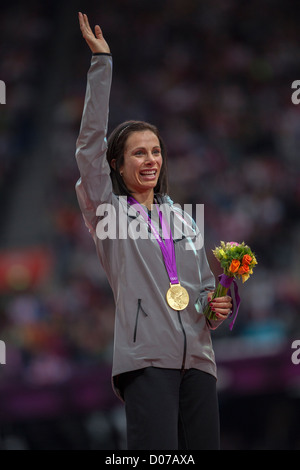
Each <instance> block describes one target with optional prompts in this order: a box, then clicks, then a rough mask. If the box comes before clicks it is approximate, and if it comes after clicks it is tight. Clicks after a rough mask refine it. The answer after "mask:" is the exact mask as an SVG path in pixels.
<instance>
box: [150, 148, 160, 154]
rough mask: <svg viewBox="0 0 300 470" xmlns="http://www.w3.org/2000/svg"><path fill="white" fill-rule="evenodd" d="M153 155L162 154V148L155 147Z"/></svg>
mask: <svg viewBox="0 0 300 470" xmlns="http://www.w3.org/2000/svg"><path fill="white" fill-rule="evenodd" d="M152 153H153V155H160V154H161V150H160V149H159V148H157V149H153V152H152Z"/></svg>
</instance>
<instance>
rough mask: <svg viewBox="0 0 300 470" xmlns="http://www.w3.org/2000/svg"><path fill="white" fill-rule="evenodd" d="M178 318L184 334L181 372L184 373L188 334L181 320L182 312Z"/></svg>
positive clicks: (178, 314)
mask: <svg viewBox="0 0 300 470" xmlns="http://www.w3.org/2000/svg"><path fill="white" fill-rule="evenodd" d="M177 316H178V321H179V324H180V326H181V330H182V333H183V341H184V342H183V356H182V364H181V370H182V371H183V370H184V369H185V359H186V346H187V342H186V332H185V329H184V326H183V323H182V320H181V316H180V312H178V311H177Z"/></svg>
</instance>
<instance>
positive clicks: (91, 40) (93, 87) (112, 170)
mask: <svg viewBox="0 0 300 470" xmlns="http://www.w3.org/2000/svg"><path fill="white" fill-rule="evenodd" d="M79 22H80V28H81V31H82V35H83V37H84V38H85V40H86V41H87V43H88V45H89V46H90V49H91V51H92V52H93V57H92V61H91V67H90V70H89V72H88V81H87V89H86V96H85V103H84V110H83V116H82V122H81V128H80V133H79V137H78V140H77V146H76V159H77V163H78V167H79V171H80V175H81V178H80V179H79V181H78V182H77V185H76V192H77V197H78V201H79V205H80V208H81V211H82V213H83V217H84V220H85V223H86V225H87V227H88V228H89V230H90V233H91V235H92V237H93V239H94V242H95V245H96V250H97V254H98V256H99V259H100V261H101V264H102V266H103V268H104V270H105V272H106V275H107V278H108V280H109V283H110V285H111V288H112V291H113V295H114V299H115V305H116V312H115V334H114V353H113V367H112V377H113V387H114V390H115V392H116V393H117V394H118V395H119V396H120V397H121V399H122V400H124V401H125V406H126V416H127V429H128V434H127V439H128V448H131V449H155V448H161V449H163V448H164V449H176V448H178V442H179V441H178V439H179V438H178V426H177V424H178V420H179V421H180V429H181V430H183V431H182V433H180V435H183V436H184V440H183V441H184V445H185V446H187V447H188V448H217V447H218V411H217V398H216V364H215V358H214V352H213V348H212V342H211V336H210V330H211V329H214V328H216V327H217V326H218V325H219V324H220V323H221V322H222V321H223V320H224V319H225V318H226V317H227V316H228V314H229V312H230V309H231V298H230V297H228V296H226V297H221V298H218V299H215V300H214V302H213V303H212V305H213V307H214V309H215V313H216V315H217V319H216V320H214V321H210V322H209V321H208V320H207V319H206V317H205V316H204V315H203V313H202V312H203V308H204V306H205V305H206V303H207V301H208V299H210V298H211V295H212V294H211V293H212V291H213V289H214V286H215V279H214V276H213V274H212V272H211V270H210V268H209V265H208V262H207V258H206V255H205V249H204V247H203V240H202V237H201V233H200V232H199V229H198V228H197V226H196V224H195V222H194V221H193V220H192V218H191V217H190V215H189V214H187V213H186V212H185V211H183V210H181V208H179V207H178V206H176V205H175V204H173V202H172V201H171V199H170V198H169V197H168V195H167V194H165V193H164V189H166V184H165V181H162V179H163V178H164V180H165V179H166V173H165V172H166V168H165V159H166V155H165V151H164V148H163V142H162V140H161V137H160V136H159V133H158V131H157V129H156V128H155V127H154V126H152V125H150V124H148V123H143V122H140V121H128V122H126V123H123V124H121V125H120V126H118V128H117V129H116V130H115V131H114V132H113V133H112V134H111V136H110V138H109V139H108V144H107V139H106V134H107V122H108V110H109V95H110V86H111V77H112V56H111V54H110V50H109V46H108V44H107V42H106V41H105V40H104V38H103V35H102V31H101V29H100V27H99V26H96V27H95V34H94V33H93V32H92V30H91V28H90V26H89V23H88V19H87V16H86V15H82V14H81V13H79ZM120 149H121V150H120ZM120 152H121V153H120ZM162 175H163V176H162ZM157 189H158V191H157ZM170 229H171V243H167V242H166V240H167V239H168V236H167V234H168V233H169V234H170V232H169V230H170ZM166 246H167V250H166V248H164V247H166ZM168 250H169V251H168ZM172 250H173V251H172ZM165 251H167V253H165ZM209 410H210V411H209ZM206 415H207V416H206ZM205 416H206V417H205ZM180 442H182V439H181V440H180ZM180 445H182V444H180Z"/></svg>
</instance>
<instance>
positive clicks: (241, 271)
mask: <svg viewBox="0 0 300 470" xmlns="http://www.w3.org/2000/svg"><path fill="white" fill-rule="evenodd" d="M248 272H249V266H248V264H242V266H241V267H240V269H239V270H238V274H245V273H248Z"/></svg>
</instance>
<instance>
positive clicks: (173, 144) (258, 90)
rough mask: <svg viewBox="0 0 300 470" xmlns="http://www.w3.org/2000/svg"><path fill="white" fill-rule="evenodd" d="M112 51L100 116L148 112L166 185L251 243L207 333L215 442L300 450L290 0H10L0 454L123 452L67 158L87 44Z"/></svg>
mask: <svg viewBox="0 0 300 470" xmlns="http://www.w3.org/2000/svg"><path fill="white" fill-rule="evenodd" d="M79 10H80V11H83V12H86V13H87V14H88V16H89V18H90V21H91V24H92V25H94V24H95V23H99V24H100V25H101V26H102V28H103V31H104V35H105V37H106V38H107V40H108V42H109V44H110V46H111V50H112V53H113V56H114V77H113V85H112V97H111V107H110V129H112V128H113V127H114V126H115V125H117V124H118V123H119V122H121V121H123V120H127V119H129V118H137V119H145V120H148V121H150V122H153V123H155V124H157V125H158V126H159V128H160V130H161V133H162V135H163V137H164V140H165V141H166V143H167V147H168V153H169V173H170V186H171V192H170V194H171V197H172V198H173V199H174V201H176V202H178V203H179V204H182V205H183V204H185V203H186V204H187V203H189V204H193V205H195V204H197V203H203V204H204V205H205V243H206V250H207V254H208V257H209V260H210V263H211V266H212V269H213V271H214V273H215V275H216V276H217V275H218V274H219V272H220V271H219V267H218V265H217V263H216V261H215V260H214V259H213V256H212V254H211V250H212V248H214V246H215V245H217V244H219V241H220V240H227V241H229V240H237V241H242V240H244V241H245V242H246V243H247V244H249V245H250V246H251V248H252V249H253V250H254V251H255V253H256V255H257V258H258V261H259V264H258V266H257V268H256V271H255V274H254V275H253V277H252V278H250V279H249V281H247V283H246V284H245V285H244V286H241V287H240V293H241V296H242V304H241V309H240V313H239V317H238V320H237V322H236V324H235V327H234V329H233V331H232V332H230V331H229V329H228V327H227V326H226V325H224V326H223V327H221V328H220V329H218V330H217V331H215V332H214V333H213V342H214V346H215V351H216V356H217V362H218V370H219V381H218V387H219V398H220V413H221V444H222V448H223V449H233V450H235V449H250V450H252V449H266V450H273V449H300V428H299V418H300V415H299V409H300V407H299V399H300V364H299V365H296V364H293V362H292V360H291V356H292V352H293V350H292V349H291V345H292V342H293V341H294V340H298V339H300V315H299V313H300V312H299V310H300V289H299V280H300V279H299V278H300V275H299V274H300V273H299V271H300V268H299V266H300V224H299V208H300V190H299V188H300V174H299V167H300V159H299V155H298V152H299V143H300V105H299V106H297V105H294V104H293V103H292V101H291V95H292V89H291V84H292V82H293V81H294V80H297V79H300V75H299V74H300V72H299V65H300V50H299V46H300V36H299V31H298V24H297V21H298V18H299V14H300V4H299V2H296V1H291V0H287V1H285V2H282V1H278V0H272V1H270V0H263V1H258V0H254V1H251V2H241V1H237V0H210V1H200V0H199V1H196V0H165V1H163V0H159V1H158V0H151V1H144V0H126V1H125V0H123V1H122V0H109V1H101V2H100V1H89V0H87V1H85V2H81V1H78V0H74V1H72V2H67V1H63V0H61V1H59V2H58V1H50V0H46V1H43V2H38V1H35V0H31V1H30V0H29V1H28V2H26V4H25V3H24V2H18V1H12V2H6V3H5V4H4V5H1V15H0V44H1V49H0V79H1V80H3V81H4V82H5V83H6V104H3V105H0V198H1V231H0V242H1V247H0V294H1V299H0V339H1V340H2V341H4V342H5V345H6V364H2V365H0V448H1V449H34V450H39V449H42V450H47V449H73V450H76V449H124V447H125V434H124V433H125V420H124V409H123V406H122V405H121V403H120V402H119V401H118V399H117V398H116V397H115V396H114V394H113V392H112V389H111V384H110V367H111V354H112V337H113V316H114V306H113V300H112V296H111V292H110V288H109V286H108V283H107V281H106V279H105V276H104V274H103V272H102V270H101V268H100V267H99V263H98V260H97V258H96V256H95V250H94V245H93V242H92V240H91V239H90V237H89V235H88V233H87V230H86V228H85V226H84V224H83V220H82V217H81V214H80V212H79V208H78V205H77V200H76V196H75V191H74V185H75V182H76V180H77V178H78V170H77V167H76V164H75V160H74V151H75V141H76V138H77V135H78V131H79V125H80V118H81V112H82V106H83V99H84V92H85V85H86V73H87V70H88V67H89V63H90V52H89V49H88V46H87V45H86V44H85V42H84V40H83V39H82V37H81V34H80V31H79V27H78V19H77V11H79Z"/></svg>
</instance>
